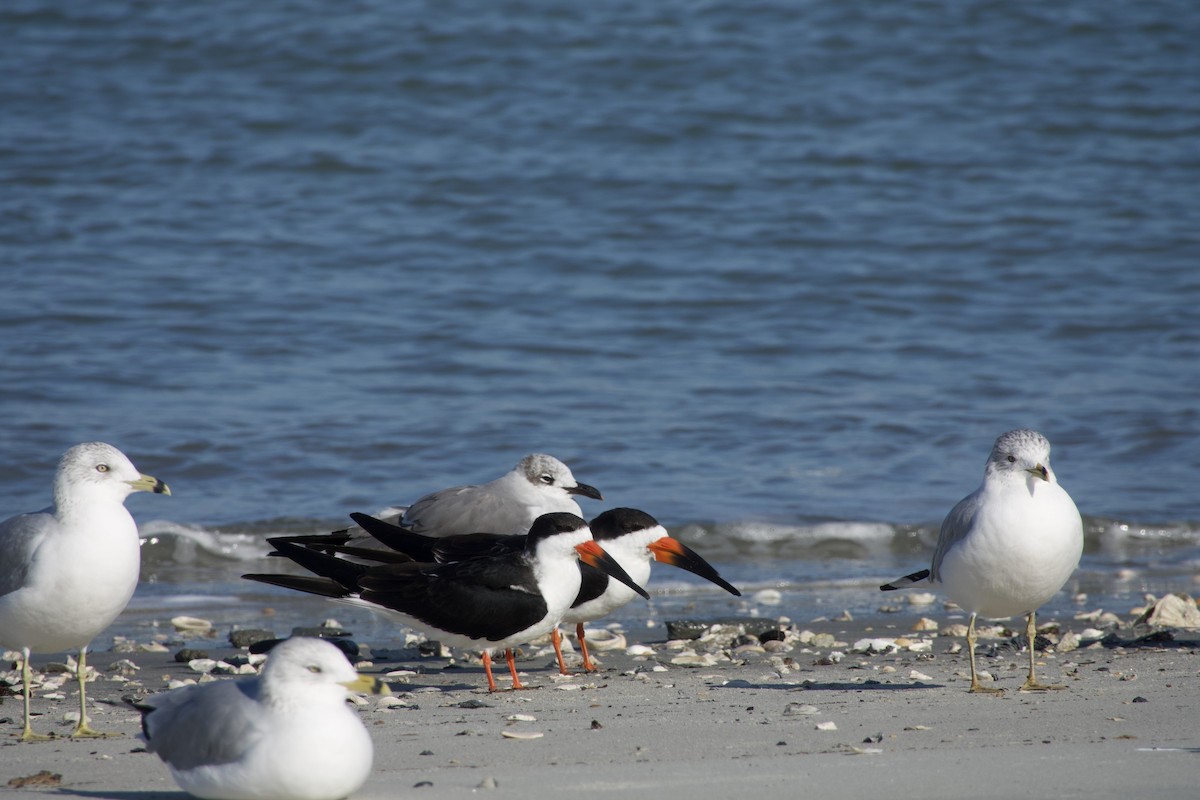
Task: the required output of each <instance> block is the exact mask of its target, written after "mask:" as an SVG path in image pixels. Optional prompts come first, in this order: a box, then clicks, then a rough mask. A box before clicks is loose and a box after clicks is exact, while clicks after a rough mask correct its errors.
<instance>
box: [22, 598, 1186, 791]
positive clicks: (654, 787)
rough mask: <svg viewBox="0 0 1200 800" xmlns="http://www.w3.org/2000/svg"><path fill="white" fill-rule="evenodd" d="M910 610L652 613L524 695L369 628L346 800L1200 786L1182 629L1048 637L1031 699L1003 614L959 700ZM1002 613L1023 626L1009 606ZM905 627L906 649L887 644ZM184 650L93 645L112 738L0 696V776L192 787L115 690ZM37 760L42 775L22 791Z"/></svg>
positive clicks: (957, 678) (72, 697) (954, 656)
mask: <svg viewBox="0 0 1200 800" xmlns="http://www.w3.org/2000/svg"><path fill="white" fill-rule="evenodd" d="M918 611H919V609H909V608H905V609H903V610H901V611H900V612H899V613H895V614H888V615H884V616H883V617H880V618H876V619H873V620H870V621H849V620H847V621H834V620H830V621H818V622H813V623H807V624H793V625H790V626H784V627H785V630H786V631H787V637H786V639H785V640H782V641H779V640H776V641H770V638H771V636H772V635H774V634H767V635H766V637H764V638H765V641H763V642H761V643H760V642H758V641H756V637H755V636H753V633H754V632H756V631H758V632H761V628H762V627H768V628H769V627H771V626H770V625H765V626H764V625H763V623H762V621H761V620H760V621H757V622H753V621H751V625H750V631H751V635H749V636H747V635H745V634H744V631H745V628H741V627H738V626H736V625H727V626H723V627H717V628H714V629H708V630H707V631H706V633H705V635H703V636H702V637H701V638H700V639H699V640H688V641H675V642H670V643H669V642H668V641H667V640H666V631H665V630H664V628H663V627H662V626H658V627H656V628H653V629H648V630H639V631H627V632H626V633H625V636H626V641H625V643H624V644H623V645H622V643H621V641H620V640H619V639H617V640H614V641H613V642H611V644H613V645H615V647H614V649H609V650H603V651H601V652H599V653H598V654H597V655H598V656H599V658H600V659H601V660H602V662H603V667H602V671H601V672H600V673H598V674H595V675H591V676H584V675H576V676H573V677H569V678H563V677H559V676H558V675H557V673H556V671H555V670H552V669H551V667H550V665H551V662H552V656H551V655H550V654H549V652H548V651H547V650H542V649H540V648H538V647H528V648H525V650H524V659H523V660H522V661H521V662H520V664H519V665H520V667H521V669H522V671H523V673H524V675H523V680H525V678H526V676H527V679H528V684H529V685H530V686H531V687H533V688H531V689H529V690H528V691H522V692H502V693H498V694H491V695H489V694H488V693H487V692H486V691H484V690H482V689H481V685H482V683H483V680H482V669H481V667H480V666H479V665H478V663H477V662H476V661H474V660H466V661H464V660H463V659H462V657H461V654H459V659H458V661H457V662H456V664H455V665H454V666H451V667H447V664H448V661H447V659H445V658H439V657H436V656H433V655H422V654H421V652H420V651H419V650H418V648H416V647H411V646H410V647H408V648H405V647H404V646H403V643H402V642H393V643H390V646H391V647H392V648H394V649H392V650H390V651H389V650H385V648H386V647H388V646H389V643H386V642H371V643H362V644H363V645H364V652H363V655H365V656H367V657H368V661H369V663H364V664H363V665H362V666H361V670H362V671H363V672H368V673H375V674H388V673H393V675H392V676H391V677H389V678H388V682H389V684H390V685H391V687H392V689H393V691H394V692H395V695H394V696H393V698H392V699H385V700H383V701H382V702H381V701H380V700H378V699H375V698H371V699H369V700H368V701H367V702H366V704H365V705H363V706H361V713H362V716H363V721H364V723H365V724H366V725H367V726H368V729H369V730H370V731H371V734H372V736H373V738H374V741H375V769H374V772H373V774H372V777H371V779H370V781H369V782H368V783H367V785H366V786H365V787H364V788H363V789H362V790H361V791H360V792H359V793H358V794H357V795H356V797H361V798H385V797H438V798H443V797H445V798H454V797H492V798H496V800H500V799H501V798H518V797H519V798H539V797H546V798H550V797H561V796H564V795H563V793H565V792H570V793H571V796H572V797H626V796H632V795H636V794H642V795H648V794H654V795H655V796H661V797H681V796H687V797H689V798H695V799H697V800H700V799H703V798H742V797H746V796H747V793H748V792H753V791H764V792H768V793H770V795H771V796H789V795H790V796H806V797H868V796H886V797H920V798H959V797H978V798H988V797H1012V796H1014V795H1016V796H1022V795H1023V796H1027V797H1039V798H1040V797H1088V798H1097V797H1139V798H1152V797H1154V798H1157V797H1164V798H1166V797H1196V796H1197V795H1198V794H1200V738H1198V737H1197V735H1196V733H1195V731H1196V710H1197V706H1198V703H1197V689H1196V686H1197V678H1198V677H1200V658H1198V657H1197V652H1198V650H1200V637H1198V636H1197V635H1196V633H1195V632H1191V631H1181V630H1176V631H1167V632H1163V631H1161V630H1160V631H1158V632H1157V633H1154V632H1153V631H1151V630H1149V629H1147V628H1145V627H1144V626H1143V627H1141V628H1138V629H1134V628H1133V627H1132V626H1131V625H1130V622H1131V620H1130V619H1125V620H1123V625H1122V627H1121V628H1120V629H1119V630H1116V631H1115V632H1110V633H1109V636H1108V638H1107V639H1104V640H1103V641H1094V640H1090V639H1088V638H1087V637H1085V638H1084V639H1083V641H1082V645H1083V646H1082V647H1080V648H1079V649H1074V650H1070V651H1068V652H1055V651H1054V650H1049V651H1047V652H1040V653H1039V658H1038V661H1039V664H1040V665H1043V666H1040V667H1039V677H1043V678H1044V679H1046V680H1047V681H1048V682H1058V683H1065V684H1066V685H1067V687H1068V688H1067V689H1066V690H1064V691H1056V692H1048V693H1023V692H1018V691H1017V690H1016V687H1017V686H1019V685H1020V683H1021V681H1022V680H1023V679H1024V675H1025V669H1026V665H1027V656H1026V654H1025V652H1021V651H1018V650H1017V649H1016V648H1015V647H1013V646H1012V645H1011V644H1010V643H1009V639H1008V638H1007V636H1006V635H1005V633H1006V632H1005V631H1004V630H1001V629H1000V628H996V629H994V630H992V633H993V634H998V635H999V638H997V637H995V636H993V638H988V639H981V643H980V650H981V653H982V657H981V660H980V666H981V669H985V670H988V671H989V672H990V673H991V674H992V675H993V676H994V677H995V679H996V680H997V685H999V686H1002V687H1006V688H1008V691H1006V692H1005V693H1004V694H1003V695H1000V696H988V695H971V694H968V693H967V692H966V687H967V684H968V679H967V673H966V670H967V658H966V653H965V651H964V650H962V646H963V642H962V639H961V637H959V636H955V635H952V634H953V632H954V629H953V628H950V629H949V635H948V630H947V629H948V626H950V625H953V624H956V623H958V622H960V621H961V620H955V619H949V618H947V615H946V614H945V613H943V612H942V610H941V608H940V606H939V607H934V608H929V609H925V610H924V611H923V612H922V613H923V614H924V615H926V616H927V617H929V618H932V619H934V620H937V621H938V622H939V624H940V628H941V630H940V631H931V630H926V631H913V630H912V628H913V627H914V625H916V626H917V627H921V625H920V624H919V620H920V619H921V616H922V613H917V612H918ZM266 621H267V620H264V622H266ZM1042 622H1045V623H1051V622H1055V620H1053V619H1047V620H1044V621H1042ZM1058 622H1059V633H1056V632H1054V631H1053V630H1048V631H1047V633H1048V635H1049V638H1050V639H1051V640H1054V639H1060V638H1061V634H1065V633H1066V632H1067V631H1068V630H1072V631H1074V632H1075V633H1079V632H1080V631H1082V630H1084V629H1086V628H1087V627H1088V625H1089V624H1094V623H1089V622H1086V621H1085V622H1080V621H1078V620H1072V619H1062V620H1058ZM1008 625H1009V626H1010V629H1011V630H1012V631H1014V632H1016V631H1019V630H1023V624H1021V623H1020V621H1018V620H1012V621H1010V622H1009V623H1008ZM264 627H265V626H264ZM926 627H928V624H927V623H926ZM1146 634H1152V635H1150V636H1146ZM227 635H228V631H214V633H213V635H212V636H211V637H209V638H204V637H198V638H197V637H193V638H189V639H187V640H186V645H187V646H188V647H193V648H201V649H203V650H205V651H206V652H207V653H208V655H209V657H210V658H211V659H215V660H222V659H224V660H225V661H226V662H227V663H230V664H233V665H234V666H236V665H237V664H238V663H240V662H244V661H245V659H246V654H247V651H246V650H244V649H242V650H239V649H237V648H234V647H232V646H231V645H230V643H229V640H228V638H227ZM1139 637H1141V638H1139ZM897 639H899V641H898V642H896V644H898V645H899V647H900V649H894V648H895V644H893V645H891V646H889V645H887V640H893V641H895V640H897ZM871 640H874V644H873V645H869V644H868V643H869V642H870V641H871ZM184 643H185V642H184V640H183V639H181V638H179V637H174V638H172V640H171V641H168V642H167V643H166V648H165V651H162V650H159V651H158V652H146V651H144V648H136V647H135V648H132V649H134V650H135V652H105V653H96V654H94V656H93V657H92V658H91V663H92V664H93V665H94V666H95V667H97V668H98V669H99V670H100V672H101V673H102V674H101V675H100V676H99V677H98V679H97V680H96V681H95V682H93V683H92V684H90V686H89V697H92V698H95V701H96V705H95V711H94V713H93V721H94V724H95V725H96V727H97V728H100V729H104V730H108V731H119V732H121V733H123V734H124V736H121V737H117V738H110V739H105V740H89V741H71V740H68V739H63V740H56V741H51V742H48V743H37V744H26V745H19V744H16V743H15V740H14V739H12V738H11V737H12V736H14V735H15V734H16V733H17V732H18V730H19V720H20V699H19V697H6V698H4V701H3V704H2V705H0V717H3V718H5V722H4V724H3V733H4V734H5V741H4V742H3V744H0V791H3V792H4V793H6V794H9V795H16V794H21V795H25V796H28V795H29V794H30V793H31V792H41V793H50V794H53V795H55V796H59V797H111V798H130V799H133V798H137V799H139V800H153V799H154V798H167V797H176V798H179V797H184V795H183V793H182V792H180V791H179V790H178V789H177V788H176V787H175V785H174V784H173V782H172V781H171V778H170V776H169V774H168V773H167V770H166V769H165V768H164V767H163V765H162V764H161V763H160V762H159V761H158V759H157V758H156V757H155V756H153V755H150V754H147V753H145V752H144V751H143V750H142V749H141V741H140V740H139V739H137V738H136V734H137V733H138V730H139V727H138V715H137V714H136V713H135V712H133V711H132V710H129V709H128V708H127V707H126V706H125V705H124V704H123V702H122V700H121V698H122V697H123V696H141V695H145V694H148V693H152V692H154V691H159V690H161V689H163V688H165V686H166V682H167V681H168V680H170V679H195V678H198V677H199V673H197V672H196V671H195V670H194V669H193V668H192V666H189V664H186V663H177V662H176V661H175V660H174V654H175V653H176V652H178V650H179V649H180V648H181V647H182V646H183V644H184ZM367 644H370V645H374V647H375V650H374V652H373V653H372V652H370V651H369V648H368V647H366V646H365V645H367ZM637 644H642V645H648V646H649V647H648V648H637V647H635V645H637ZM1068 646H1069V645H1068ZM630 648H633V649H632V650H631V649H630ZM124 649H130V648H128V647H126V648H124ZM864 649H866V652H855V651H856V650H858V651H862V650H864ZM876 649H879V650H884V651H885V652H873V651H874V650H876ZM48 660H49V659H40V660H37V661H36V663H35V666H39V667H44V666H45V665H46V663H47V661H48ZM123 660H124V661H126V663H124V664H122V663H121V662H122V661H123ZM197 666H202V663H201V664H198V665H197ZM501 672H502V673H504V676H505V677H504V678H503V679H501V678H500V677H499V676H500V674H501V673H498V680H500V681H501V683H502V685H503V684H505V683H507V673H506V672H504V671H503V670H501ZM52 677H53V676H52ZM49 693H50V694H51V695H52V698H53V697H54V696H61V697H62V699H47V698H45V697H44V696H43V695H44V694H46V692H41V691H39V692H37V694H36V698H37V699H36V705H35V710H36V711H37V712H40V713H41V716H39V717H38V718H37V719H36V720H35V723H34V724H35V728H37V729H38V730H39V731H40V732H46V731H50V730H57V731H61V732H63V733H66V732H67V731H69V727H68V726H67V723H66V722H64V721H63V717H64V714H66V713H68V712H70V711H71V710H72V709H73V708H75V703H76V702H77V698H76V694H75V689H74V686H73V685H72V683H71V682H68V683H67V684H66V686H65V687H64V688H62V689H60V690H58V692H54V691H53V690H50V692H49ZM534 734H542V735H541V736H540V737H533V736H532V735H534ZM514 736H515V737H516V738H512V737H514ZM522 737H525V738H522ZM42 770H45V771H47V772H49V773H51V776H49V777H46V778H45V779H44V780H43V781H39V780H33V781H32V782H30V783H29V784H28V785H26V786H24V787H23V788H21V787H20V786H19V784H20V783H21V780H20V779H22V778H29V777H30V776H35V775H37V774H38V773H39V772H41V771H42ZM54 775H58V776H61V778H57V779H56V778H54V777H53V776H54Z"/></svg>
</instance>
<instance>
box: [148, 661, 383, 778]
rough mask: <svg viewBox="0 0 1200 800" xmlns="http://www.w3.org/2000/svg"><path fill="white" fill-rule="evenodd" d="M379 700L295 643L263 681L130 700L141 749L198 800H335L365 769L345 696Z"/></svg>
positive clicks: (360, 734) (360, 736) (358, 678)
mask: <svg viewBox="0 0 1200 800" xmlns="http://www.w3.org/2000/svg"><path fill="white" fill-rule="evenodd" d="M351 691H355V692H372V693H374V694H380V693H384V694H386V693H388V691H387V687H386V686H385V685H384V684H383V683H382V681H380V680H379V679H378V678H372V677H369V676H366V675H360V674H358V673H357V672H355V670H354V667H352V666H350V662H348V661H347V660H346V656H345V655H343V654H342V651H341V650H339V649H338V648H337V647H335V646H333V645H332V644H330V643H329V642H324V641H321V640H320V639H306V638H295V639H288V640H287V641H285V642H281V643H280V644H278V645H276V646H275V648H274V649H272V650H271V653H270V655H269V656H268V658H267V663H266V666H264V667H263V670H262V675H260V676H259V677H257V678H247V679H244V680H219V681H214V682H212V683H203V684H197V685H195V686H184V687H182V688H179V689H175V690H173V691H170V692H165V693H163V694H158V695H154V696H152V697H149V698H146V700H144V701H143V702H140V703H135V704H134V707H135V708H136V709H137V710H138V711H141V712H142V714H143V717H142V732H143V738H144V739H145V740H146V749H147V750H148V751H150V752H151V753H155V754H156V755H157V756H158V757H159V758H161V759H162V760H163V762H165V763H166V765H167V767H168V768H169V769H170V770H171V775H172V776H173V777H174V778H175V782H176V783H178V784H179V786H180V787H181V788H182V789H183V790H184V791H186V792H188V793H189V794H192V795H195V796H196V797H200V798H205V800H243V799H244V800H253V798H267V797H288V798H294V799H295V800H339V798H343V797H346V796H347V795H349V794H350V793H352V792H354V791H357V790H358V788H359V787H361V786H362V785H363V783H365V782H366V780H367V776H368V775H370V772H371V761H372V759H373V757H374V748H373V746H372V744H371V737H370V736H369V735H368V734H367V729H366V728H365V727H363V724H362V720H360V719H359V717H358V713H357V712H355V711H354V710H353V709H352V708H350V707H349V706H348V705H347V704H346V699H347V696H348V692H351Z"/></svg>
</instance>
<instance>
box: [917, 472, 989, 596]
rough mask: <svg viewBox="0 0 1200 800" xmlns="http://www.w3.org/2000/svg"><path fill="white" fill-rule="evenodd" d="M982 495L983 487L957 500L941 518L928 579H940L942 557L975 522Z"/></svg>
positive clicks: (936, 580)
mask: <svg viewBox="0 0 1200 800" xmlns="http://www.w3.org/2000/svg"><path fill="white" fill-rule="evenodd" d="M982 496H983V487H982V486H981V487H980V488H978V489H976V490H975V491H974V492H972V493H971V494H969V495H967V496H966V497H964V498H963V499H962V500H959V501H958V505H956V506H954V508H952V509H950V513H949V514H947V515H946V518H945V519H944V520H942V529H941V531H940V532H939V533H938V542H937V548H935V549H934V551H933V564H932V565H931V566H930V567H929V580H930V581H931V582H938V581H940V580H941V579H942V576H941V571H942V559H943V558H945V557H946V554H947V553H949V552H950V549H951V548H952V547H954V545H955V544H957V543H958V542H960V541H961V540H962V538H963V537H964V536H966V535H967V533H968V532H969V531H970V530H971V526H972V525H974V524H975V515H976V514H977V513H979V506H980V503H981V498H982Z"/></svg>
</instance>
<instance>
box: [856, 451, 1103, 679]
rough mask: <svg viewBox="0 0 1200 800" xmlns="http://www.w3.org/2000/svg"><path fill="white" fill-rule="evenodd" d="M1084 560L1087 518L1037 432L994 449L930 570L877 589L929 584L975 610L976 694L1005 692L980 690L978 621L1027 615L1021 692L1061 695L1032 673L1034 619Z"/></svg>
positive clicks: (971, 643)
mask: <svg viewBox="0 0 1200 800" xmlns="http://www.w3.org/2000/svg"><path fill="white" fill-rule="evenodd" d="M1082 554H1083V520H1082V519H1081V518H1080V516H1079V509H1077V508H1076V507H1075V503H1074V502H1073V501H1072V500H1071V497H1070V495H1068V494H1067V492H1066V490H1064V489H1063V488H1062V487H1061V486H1059V484H1058V479H1057V478H1056V477H1055V475H1054V471H1053V470H1052V469H1050V442H1049V441H1047V440H1046V437H1045V436H1043V435H1042V434H1040V433H1038V432H1037V431H1031V430H1015V431H1009V432H1008V433H1006V434H1004V435H1003V436H1001V437H1000V438H999V439H997V440H996V443H995V444H994V445H993V446H992V453H991V455H990V456H988V461H987V465H986V467H985V468H984V471H983V485H981V486H980V487H979V488H978V489H976V490H975V491H974V492H972V493H971V494H970V495H968V496H967V497H965V498H963V499H962V500H961V501H960V502H959V503H958V505H956V506H955V507H954V508H953V509H951V511H950V513H949V514H948V515H947V516H946V519H945V521H944V522H942V529H941V533H940V534H939V535H938V543H937V549H936V550H934V553H933V564H932V566H931V567H930V568H929V569H927V570H921V571H919V572H914V573H913V574H911V575H907V576H905V577H903V578H900V579H899V580H896V581H893V582H892V583H887V584H884V585H883V586H880V587H879V588H880V589H881V590H883V591H891V590H893V589H903V588H905V587H907V586H911V585H913V584H914V583H917V582H919V581H922V580H925V579H926V578H928V579H929V583H930V584H931V585H933V586H940V587H942V588H943V589H944V590H945V592H946V596H947V597H949V598H950V599H951V600H953V601H954V602H955V603H957V604H958V605H960V606H962V608H963V609H965V610H966V611H969V612H970V614H971V621H970V623H969V624H968V626H967V647H968V648H969V651H970V659H971V691H972V692H999V691H1002V690H1001V689H994V688H984V687H983V686H981V685H980V684H979V678H978V676H977V674H976V671H975V640H976V639H975V617H976V616H977V615H980V614H982V615H983V616H985V617H1011V616H1013V615H1015V614H1025V615H1026V626H1025V632H1026V635H1027V636H1028V638H1029V677H1028V678H1027V679H1026V681H1025V683H1024V685H1022V686H1021V688H1022V689H1025V690H1044V689H1063V688H1066V687H1063V686H1046V685H1043V684H1040V683H1038V682H1037V678H1036V676H1035V675H1034V660H1035V652H1034V641H1035V639H1036V637H1037V626H1036V624H1035V614H1036V613H1037V609H1038V608H1039V607H1040V606H1041V605H1042V604H1043V603H1045V602H1046V601H1047V600H1049V599H1050V598H1051V597H1053V596H1054V595H1055V594H1056V593H1057V592H1058V590H1059V589H1061V588H1062V587H1063V584H1065V583H1066V582H1067V579H1068V578H1070V577H1071V573H1072V572H1074V571H1075V567H1076V566H1078V564H1079V558H1080V556H1081V555H1082Z"/></svg>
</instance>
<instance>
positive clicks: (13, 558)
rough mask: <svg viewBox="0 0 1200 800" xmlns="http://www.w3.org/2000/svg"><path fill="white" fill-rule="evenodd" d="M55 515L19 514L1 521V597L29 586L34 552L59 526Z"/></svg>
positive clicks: (46, 512)
mask: <svg viewBox="0 0 1200 800" xmlns="http://www.w3.org/2000/svg"><path fill="white" fill-rule="evenodd" d="M52 512H53V509H46V510H45V511H39V512H37V513H34V514H18V515H17V516H15V517H10V518H9V519H6V520H4V522H0V597H4V595H6V594H9V593H11V592H15V591H17V590H18V589H20V588H21V587H22V586H24V585H25V580H26V578H27V577H28V575H29V568H30V566H31V565H32V563H33V555H34V553H35V552H37V548H38V546H39V545H40V544H41V543H42V540H43V539H44V538H45V537H46V535H47V534H48V533H50V532H51V531H53V530H54V528H55V526H57V525H58V520H56V519H55V518H54V516H53V513H52Z"/></svg>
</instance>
